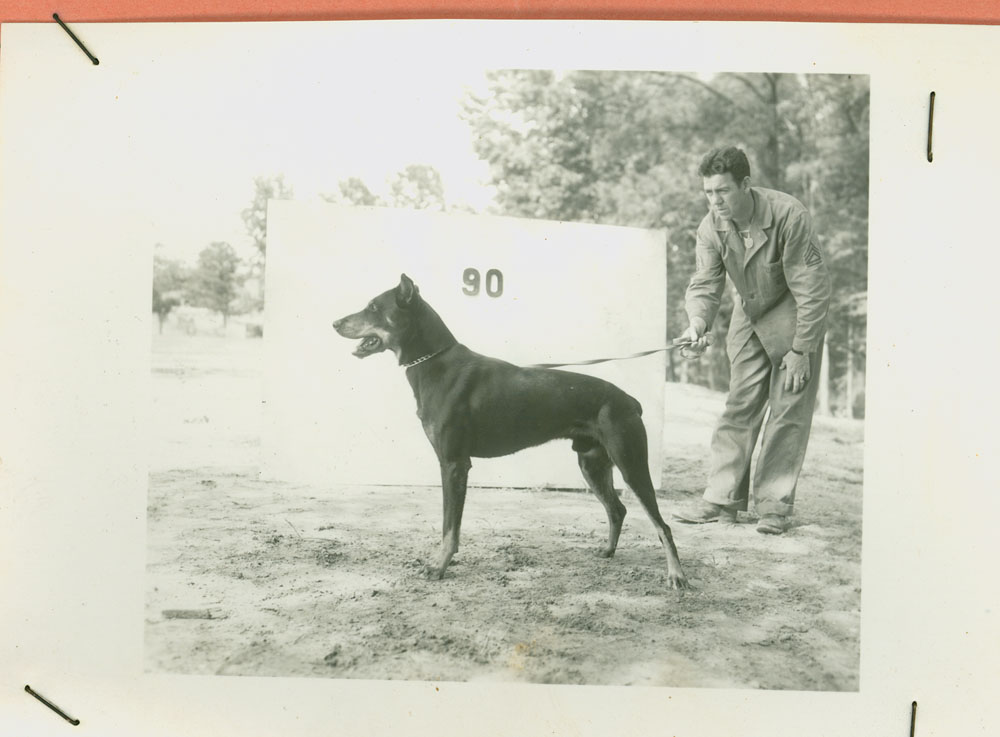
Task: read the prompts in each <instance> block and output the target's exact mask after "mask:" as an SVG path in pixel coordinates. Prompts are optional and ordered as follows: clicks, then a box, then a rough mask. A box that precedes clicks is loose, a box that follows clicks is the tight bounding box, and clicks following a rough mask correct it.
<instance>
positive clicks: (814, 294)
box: [686, 187, 830, 363]
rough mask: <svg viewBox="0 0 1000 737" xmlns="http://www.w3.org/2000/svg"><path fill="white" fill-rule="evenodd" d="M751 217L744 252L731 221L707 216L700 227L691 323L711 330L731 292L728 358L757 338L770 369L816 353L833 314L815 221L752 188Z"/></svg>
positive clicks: (786, 201)
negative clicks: (789, 356) (729, 285)
mask: <svg viewBox="0 0 1000 737" xmlns="http://www.w3.org/2000/svg"><path fill="white" fill-rule="evenodd" d="M750 191H751V193H752V194H753V200H754V209H753V217H752V219H751V221H750V237H751V238H752V239H753V243H752V245H751V246H750V248H749V249H747V248H746V247H745V246H744V243H743V238H742V236H741V235H740V234H739V232H738V231H737V230H736V227H735V225H733V223H732V222H731V221H729V220H724V219H722V218H719V217H717V216H716V215H715V213H713V212H709V213H708V214H707V215H706V216H705V218H704V219H703V220H702V221H701V225H699V226H698V234H697V237H696V244H695V256H696V261H697V267H696V270H695V274H694V276H693V277H692V278H691V283H690V284H689V286H688V289H687V295H686V307H687V313H688V317H689V318H690V319H691V321H692V322H694V320H695V318H700V319H701V320H703V321H704V322H705V327H706V329H710V328H711V327H712V322H713V321H714V320H715V316H716V313H717V312H718V310H719V302H720V300H721V298H722V293H723V290H724V289H725V286H726V274H727V273H728V274H729V278H730V279H731V280H732V282H733V285H734V286H735V287H736V292H737V296H736V299H734V302H735V306H734V309H733V319H732V323H731V325H730V327H729V337H728V339H727V341H726V343H727V348H728V350H729V352H730V356H732V355H734V354H735V352H736V351H738V350H739V349H740V348H742V347H743V346H744V345H745V344H746V342H747V340H749V339H750V335H751V334H752V333H756V334H757V337H758V338H759V339H760V342H761V343H762V344H763V346H764V349H765V350H766V351H767V354H768V356H769V357H770V358H771V360H772V361H774V362H775V363H777V362H779V361H780V360H781V359H782V357H783V356H784V355H785V354H786V353H788V351H789V349H792V348H794V349H795V350H797V351H799V352H801V353H810V352H812V351H816V350H819V348H820V347H821V345H822V343H823V334H824V332H825V330H826V314H827V310H828V309H829V306H830V275H829V273H828V271H827V268H826V263H825V262H824V260H823V255H822V252H821V251H820V249H819V245H818V243H817V242H816V233H815V231H814V230H813V226H812V218H811V217H810V216H809V212H808V211H807V210H806V208H805V206H803V205H802V203H801V202H799V201H798V200H797V199H795V198H794V197H792V196H790V195H787V194H784V193H783V192H777V191H775V190H773V189H763V188H760V187H751V189H750Z"/></svg>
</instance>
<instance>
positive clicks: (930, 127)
mask: <svg viewBox="0 0 1000 737" xmlns="http://www.w3.org/2000/svg"><path fill="white" fill-rule="evenodd" d="M935 97H937V93H936V92H931V107H930V112H928V114H927V160H928V161H934V147H933V139H934V98H935ZM914 703H916V702H914Z"/></svg>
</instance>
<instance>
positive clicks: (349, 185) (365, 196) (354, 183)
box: [324, 177, 379, 207]
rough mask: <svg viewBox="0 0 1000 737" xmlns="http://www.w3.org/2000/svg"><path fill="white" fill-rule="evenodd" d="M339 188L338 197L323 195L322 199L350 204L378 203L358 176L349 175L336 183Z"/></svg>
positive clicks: (368, 204)
mask: <svg viewBox="0 0 1000 737" xmlns="http://www.w3.org/2000/svg"><path fill="white" fill-rule="evenodd" d="M337 186H338V187H339V188H340V196H339V197H329V196H325V197H324V199H326V200H328V201H330V202H347V203H349V204H352V205H363V206H369V207H370V206H372V205H377V204H379V199H378V197H376V196H375V195H374V194H372V191H371V190H370V189H368V185H367V184H365V183H364V181H362V180H361V179H359V178H358V177H350V178H348V179H345V180H343V181H342V182H340V183H339V184H338V185H337Z"/></svg>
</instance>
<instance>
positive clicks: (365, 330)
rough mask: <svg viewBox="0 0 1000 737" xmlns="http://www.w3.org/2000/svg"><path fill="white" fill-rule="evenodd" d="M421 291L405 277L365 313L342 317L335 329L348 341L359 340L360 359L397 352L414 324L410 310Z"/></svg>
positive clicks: (335, 323) (368, 305)
mask: <svg viewBox="0 0 1000 737" xmlns="http://www.w3.org/2000/svg"><path fill="white" fill-rule="evenodd" d="M419 294H420V290H419V289H418V288H417V285H416V284H414V283H413V280H412V279H410V277H408V276H407V275H406V274H403V275H401V276H400V278H399V284H398V285H397V286H395V287H394V288H392V289H390V290H389V291H387V292H382V294H380V295H378V296H377V297H375V299H373V300H372V301H371V302H369V303H368V304H367V305H366V306H365V308H364V309H363V310H361V311H360V312H355V313H354V314H353V315H348V316H347V317H342V318H340V319H339V320H336V321H335V322H334V323H333V329H334V330H336V331H337V332H338V333H340V334H341V335H342V336H344V337H345V338H360V339H361V342H360V343H359V344H358V347H357V348H355V349H354V355H355V356H357V357H358V358H367V357H368V356H371V355H374V354H376V353H381V352H382V351H384V350H390V351H393V352H394V353H395V352H398V350H399V345H400V340H401V338H402V336H403V335H405V333H406V330H407V328H408V327H409V324H410V321H411V312H410V308H411V307H412V306H413V305H414V303H415V302H416V301H417V300H418V299H419V296H418V295H419Z"/></svg>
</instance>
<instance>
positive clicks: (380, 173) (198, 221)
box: [123, 38, 492, 262]
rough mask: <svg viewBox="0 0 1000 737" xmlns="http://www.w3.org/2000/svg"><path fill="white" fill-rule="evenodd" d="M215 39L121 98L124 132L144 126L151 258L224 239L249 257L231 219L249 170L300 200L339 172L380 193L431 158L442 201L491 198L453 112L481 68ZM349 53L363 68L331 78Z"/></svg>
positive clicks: (170, 61)
mask: <svg viewBox="0 0 1000 737" xmlns="http://www.w3.org/2000/svg"><path fill="white" fill-rule="evenodd" d="M212 43H213V44H214V45H215V46H217V47H218V50H217V56H218V58H219V59H220V63H219V64H216V65H213V66H212V67H211V68H208V69H206V68H204V67H201V68H199V67H195V66H193V65H192V64H191V62H190V61H188V59H190V58H191V57H192V56H193V54H191V53H190V51H191V50H190V49H186V50H185V49H180V50H176V49H168V50H165V51H161V52H160V53H158V54H157V55H156V58H155V60H154V61H151V62H148V63H146V64H144V65H140V67H139V69H138V70H137V71H136V72H135V73H134V82H133V83H132V84H131V85H130V86H129V88H128V89H127V90H123V92H126V91H127V93H128V94H130V95H131V96H132V100H133V102H135V103H136V104H135V105H133V106H132V109H133V110H134V111H135V114H136V115H137V116H138V119H137V120H136V121H135V125H134V126H133V130H135V131H140V132H148V133H146V134H145V135H144V134H143V133H139V134H137V135H138V140H137V142H136V146H135V148H136V149H137V153H138V155H139V156H142V157H145V160H146V162H147V164H146V165H145V166H144V169H145V170H146V171H150V172H151V173H152V174H153V176H150V177H147V178H144V179H143V181H142V183H141V186H142V187H144V188H147V189H148V190H149V191H147V192H146V193H144V194H145V196H146V197H148V198H152V199H153V200H154V201H155V202H158V203H162V205H161V206H157V207H155V208H152V209H151V212H152V213H153V215H152V217H153V220H154V222H152V223H150V225H151V229H152V231H153V237H154V239H155V243H158V244H162V248H160V249H159V253H160V254H161V255H163V256H165V257H168V258H179V259H181V260H186V261H189V262H193V261H194V260H195V259H196V258H197V254H198V252H199V251H200V250H201V249H202V248H204V247H205V246H207V245H208V244H210V243H211V242H213V241H220V240H221V241H227V242H229V243H231V244H232V245H234V246H236V247H237V248H238V249H239V250H241V251H245V250H246V249H248V248H249V239H248V236H247V235H246V231H245V228H244V225H243V221H242V219H241V216H240V213H241V211H242V210H243V209H244V208H246V207H247V206H248V205H249V204H250V202H251V201H252V199H253V196H254V183H253V180H254V177H256V176H274V175H279V174H280V175H284V179H285V183H286V184H287V185H290V186H291V187H292V188H293V190H294V195H295V199H297V200H301V199H313V198H317V197H318V196H319V195H320V194H322V193H332V192H336V191H337V184H338V182H339V181H341V180H343V179H346V178H348V177H359V178H361V179H362V180H364V181H365V183H366V184H367V185H368V186H369V188H370V189H372V191H374V192H376V193H379V192H380V191H384V190H385V189H386V180H387V178H388V177H390V176H391V175H393V174H395V173H396V172H398V171H400V170H402V169H403V168H404V167H406V166H407V165H409V164H430V165H431V166H433V167H435V168H436V169H437V170H438V171H439V172H440V174H441V176H442V179H443V182H444V187H445V197H446V200H447V201H448V203H449V204H464V205H468V206H471V207H472V208H473V209H475V210H482V209H483V208H485V207H486V206H487V205H488V204H489V203H490V201H491V199H492V190H491V188H490V187H489V186H488V185H487V184H486V180H487V178H488V174H489V168H488V165H487V164H486V163H485V162H483V161H481V160H479V158H478V157H477V156H476V154H475V152H474V151H473V147H472V135H471V132H470V130H469V128H468V126H467V125H466V124H465V123H464V122H463V121H462V120H461V119H460V117H459V111H460V104H461V100H462V98H463V96H464V95H465V94H466V92H467V91H469V90H475V91H477V92H485V89H486V86H485V85H486V83H485V72H484V71H483V70H481V69H467V68H464V67H462V66H461V65H454V64H450V65H449V64H437V63H433V62H431V63H429V64H428V63H422V64H420V65H419V67H414V66H413V65H405V64H398V63H382V64H381V65H380V63H373V61H372V60H371V59H369V58H366V57H365V56H364V55H363V54H360V53H359V54H357V55H353V54H352V53H351V51H350V50H345V49H336V50H334V49H330V48H329V47H328V46H325V45H323V44H319V43H316V44H310V43H309V39H305V41H304V42H303V43H300V44H297V45H295V46H289V47H288V48H286V49H285V50H284V52H285V53H282V54H277V55H274V54H272V55H269V56H268V57H267V58H266V59H263V58H259V57H255V56H254V55H253V54H252V53H251V52H252V50H249V49H247V48H245V47H244V46H240V45H234V46H231V47H228V46H227V45H226V42H225V40H224V39H222V40H220V39H218V38H216V39H213V40H212ZM352 57H353V58H355V59H356V61H357V62H358V63H359V64H366V65H367V68H366V69H365V70H364V74H358V75H352V74H343V73H338V74H333V73H331V72H330V69H331V68H334V67H336V68H342V67H343V66H344V59H345V58H352ZM379 59H381V57H379ZM178 143H180V144H182V145H179V146H178V145H176V144H178ZM168 147H169V154H166V153H165V152H166V151H167V149H168ZM151 245H152V244H151Z"/></svg>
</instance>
